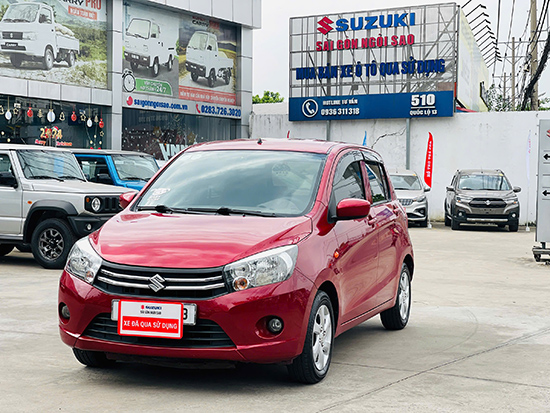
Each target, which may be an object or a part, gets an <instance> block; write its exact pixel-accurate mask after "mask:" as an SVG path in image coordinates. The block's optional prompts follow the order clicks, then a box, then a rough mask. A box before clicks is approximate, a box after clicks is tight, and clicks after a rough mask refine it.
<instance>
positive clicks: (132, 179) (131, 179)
mask: <svg viewBox="0 0 550 413" xmlns="http://www.w3.org/2000/svg"><path fill="white" fill-rule="evenodd" d="M122 180H123V181H148V180H149V179H145V178H140V177H139V176H125V177H124V178H122Z"/></svg>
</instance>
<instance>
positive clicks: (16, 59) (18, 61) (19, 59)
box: [10, 54, 23, 69]
mask: <svg viewBox="0 0 550 413" xmlns="http://www.w3.org/2000/svg"><path fill="white" fill-rule="evenodd" d="M10 62H11V64H12V65H13V67H15V68H16V69H19V68H20V67H21V65H22V64H23V56H21V55H18V54H12V55H11V56H10Z"/></svg>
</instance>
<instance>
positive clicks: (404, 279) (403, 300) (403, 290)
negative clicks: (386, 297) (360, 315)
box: [380, 264, 411, 330]
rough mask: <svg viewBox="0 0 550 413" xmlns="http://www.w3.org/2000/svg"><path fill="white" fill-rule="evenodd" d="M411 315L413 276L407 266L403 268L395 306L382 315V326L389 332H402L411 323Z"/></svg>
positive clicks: (404, 265)
mask: <svg viewBox="0 0 550 413" xmlns="http://www.w3.org/2000/svg"><path fill="white" fill-rule="evenodd" d="M410 313H411V275H410V271H409V267H407V264H403V266H402V267H401V274H400V275H399V285H398V287H397V297H396V299H395V305H394V306H393V307H392V308H390V309H388V310H386V311H382V312H381V313H380V319H381V320H382V324H383V325H384V327H385V328H386V329H388V330H401V329H403V328H405V326H406V325H407V323H408V322H409V315H410Z"/></svg>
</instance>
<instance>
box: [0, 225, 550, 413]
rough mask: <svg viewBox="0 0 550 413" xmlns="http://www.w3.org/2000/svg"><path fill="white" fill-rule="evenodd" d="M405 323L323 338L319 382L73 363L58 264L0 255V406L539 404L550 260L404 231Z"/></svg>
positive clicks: (513, 244)
mask: <svg viewBox="0 0 550 413" xmlns="http://www.w3.org/2000/svg"><path fill="white" fill-rule="evenodd" d="M410 232H411V236H412V239H413V243H414V249H415V259H416V268H415V274H414V279H413V283H412V287H413V293H412V294H413V295H412V297H413V304H412V312H411V319H410V322H409V325H408V326H407V328H405V329H404V330H402V331H397V332H388V331H386V330H384V329H383V328H382V325H381V323H380V319H379V317H375V318H374V319H371V320H369V321H367V322H365V323H363V324H361V325H360V326H358V327H355V328H354V329H352V330H351V331H348V332H347V333H345V334H343V335H342V336H340V337H338V338H337V339H336V340H335V348H334V353H333V361H332V366H331V369H330V372H329V374H328V376H327V378H326V379H325V380H324V381H323V382H321V383H320V384H317V385H314V386H304V385H299V384H296V383H292V382H289V381H288V378H287V374H286V368H285V367H283V366H257V365H250V366H244V367H242V368H239V369H227V370H220V369H218V370H188V369H170V368H162V367H154V366H146V365H137V364H134V365H133V364H120V365H117V367H115V368H113V369H110V370H94V369H89V368H85V367H83V366H81V365H80V364H79V363H78V362H77V361H76V359H75V358H74V357H73V355H72V352H71V350H70V349H69V348H68V347H67V346H65V345H64V344H62V342H61V340H60V339H59V335H58V331H57V308H56V305H57V283H58V279H59V275H60V271H57V270H44V269H42V268H41V267H39V266H38V265H37V264H36V263H35V262H34V260H33V259H32V256H31V255H30V254H23V253H20V252H17V251H16V252H12V253H11V254H9V255H8V256H6V257H3V258H0V303H1V305H0V411H1V412H35V411H36V412H53V411H56V412H58V411H63V412H104V411H117V412H152V411H154V412H160V411H166V412H175V411H185V412H194V411H197V412H221V411H223V412H300V413H306V412H335V413H336V412H368V411H372V412H550V299H549V298H548V297H549V292H550V266H547V265H544V264H542V263H536V262H535V261H534V259H533V257H532V254H531V247H532V246H533V245H534V232H530V233H527V232H525V231H524V230H523V228H520V231H519V232H518V233H510V232H507V231H506V230H501V229H497V228H488V227H478V228H475V227H471V228H467V229H464V230H460V231H451V230H450V229H449V228H446V227H443V226H442V225H441V224H438V225H435V226H434V228H432V229H424V228H411V229H410Z"/></svg>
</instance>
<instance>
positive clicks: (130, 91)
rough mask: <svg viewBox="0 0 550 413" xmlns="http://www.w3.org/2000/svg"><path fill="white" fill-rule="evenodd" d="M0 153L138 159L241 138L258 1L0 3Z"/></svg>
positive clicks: (244, 128)
mask: <svg viewBox="0 0 550 413" xmlns="http://www.w3.org/2000/svg"><path fill="white" fill-rule="evenodd" d="M0 17H1V18H2V20H1V21H0V34H1V37H0V143H6V142H10V143H21V144H38V145H48V146H59V147H76V148H112V149H124V150H137V151H141V152H147V153H151V154H153V155H155V157H156V158H157V159H161V160H166V159H168V158H169V157H171V156H172V155H173V154H175V153H177V152H178V151H179V150H180V149H181V148H183V147H185V146H187V145H191V144H193V143H198V142H204V141H210V140H224V139H236V138H242V137H245V138H246V137H248V120H249V114H250V112H251V108H252V30H253V29H257V28H259V27H260V22H261V1H260V0H209V1H203V0H177V1H176V0H155V1H153V0H149V1H146V0H142V1H133V0H78V1H69V0H48V1H41V0H37V1H33V2H27V3H13V2H11V1H8V0H0Z"/></svg>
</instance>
